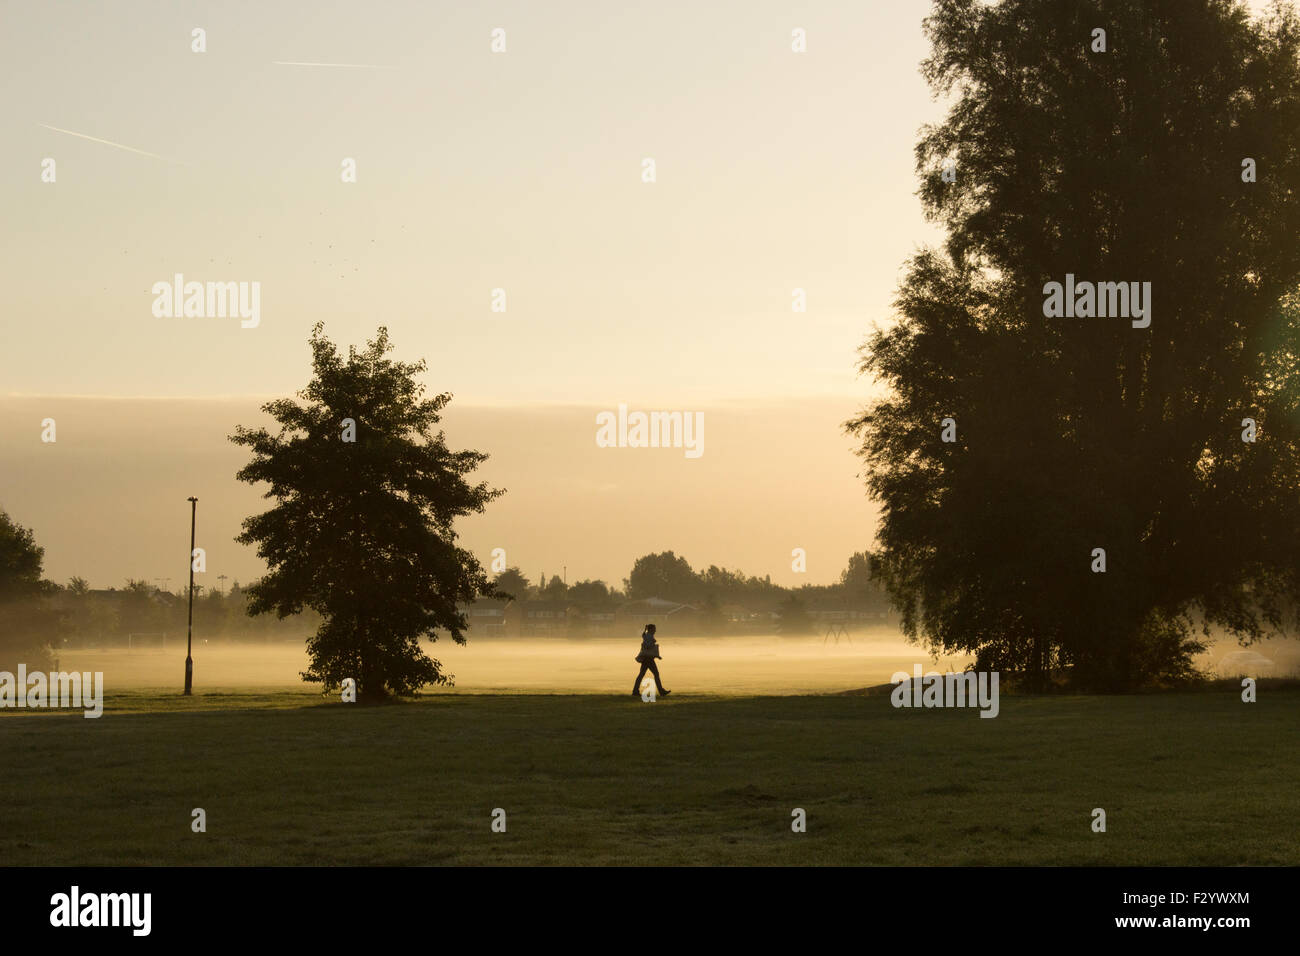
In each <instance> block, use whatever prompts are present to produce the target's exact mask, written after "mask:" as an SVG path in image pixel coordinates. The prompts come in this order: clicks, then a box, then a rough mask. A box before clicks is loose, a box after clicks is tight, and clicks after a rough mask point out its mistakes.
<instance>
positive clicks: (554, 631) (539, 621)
mask: <svg viewBox="0 0 1300 956" xmlns="http://www.w3.org/2000/svg"><path fill="white" fill-rule="evenodd" d="M511 610H513V611H514V614H513V615H510V616H509V617H510V618H511V619H510V620H508V621H507V624H508V625H509V624H513V625H514V626H515V627H513V628H511V630H515V633H517V634H518V635H519V636H520V637H563V636H564V635H565V634H566V633H567V632H568V629H569V609H568V606H567V605H566V604H565V602H563V601H517V602H515V603H514V604H512V605H511ZM516 628H517V630H516Z"/></svg>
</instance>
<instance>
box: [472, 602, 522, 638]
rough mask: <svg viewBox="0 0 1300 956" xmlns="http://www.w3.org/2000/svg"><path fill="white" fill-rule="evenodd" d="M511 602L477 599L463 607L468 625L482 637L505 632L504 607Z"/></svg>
mask: <svg viewBox="0 0 1300 956" xmlns="http://www.w3.org/2000/svg"><path fill="white" fill-rule="evenodd" d="M510 604H511V602H510V601H506V602H505V603H500V602H497V601H479V602H477V603H475V604H471V605H469V606H468V607H464V608H462V609H461V610H463V611H464V613H465V617H466V618H467V619H468V620H469V626H470V628H472V629H473V630H474V631H476V632H478V633H479V634H482V635H483V636H484V637H490V636H494V635H503V634H505V632H506V609H507V608H508V607H509V606H510Z"/></svg>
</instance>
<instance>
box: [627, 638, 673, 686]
mask: <svg viewBox="0 0 1300 956" xmlns="http://www.w3.org/2000/svg"><path fill="white" fill-rule="evenodd" d="M656 657H659V642H658V641H656V640H655V626H654V625H653V624H647V625H646V626H645V630H644V631H642V632H641V650H640V652H639V653H638V654H637V655H636V660H637V661H638V662H639V663H640V664H641V673H639V674H637V675H636V683H635V684H633V685H632V696H633V697H640V696H641V680H642V679H643V678H644V677H645V672H646V671H649V672H650V673H651V674H653V675H654V678H655V687H656V688H657V689H658V691H659V696H660V697H667V696H668V695H669V694H671V693H672V691H670V690H664V682H663V681H661V680H660V679H659V668H658V666H656V664H655V658H656Z"/></svg>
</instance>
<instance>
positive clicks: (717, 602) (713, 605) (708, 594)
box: [494, 551, 889, 634]
mask: <svg viewBox="0 0 1300 956" xmlns="http://www.w3.org/2000/svg"><path fill="white" fill-rule="evenodd" d="M494 584H495V585H496V588H497V591H498V597H497V598H495V600H496V601H498V602H505V601H506V600H508V599H513V600H516V601H554V602H557V603H561V604H564V605H565V606H566V607H571V608H576V609H577V610H579V611H580V612H581V611H585V612H589V613H595V612H601V611H612V610H614V609H616V608H618V607H620V606H622V605H624V604H626V603H628V602H631V601H643V600H648V599H651V598H659V599H661V600H665V601H672V602H675V603H679V604H687V605H691V606H692V607H694V608H696V609H697V610H698V611H699V618H698V625H699V626H698V630H699V631H700V632H701V633H711V632H721V631H724V630H725V625H726V623H727V621H728V617H729V612H728V609H736V608H739V609H743V610H744V611H746V612H750V613H756V614H763V615H767V614H776V615H777V617H778V622H779V623H778V627H779V629H780V630H781V631H782V632H784V633H791V634H799V633H809V632H811V631H813V630H815V629H816V624H815V622H814V619H813V617H812V615H811V613H810V611H811V610H812V609H813V608H814V607H816V606H821V605H827V604H832V603H833V604H836V605H837V606H841V607H844V608H846V609H847V608H853V609H855V610H859V611H866V612H869V613H881V612H884V611H887V610H888V609H889V598H888V595H887V594H886V592H885V590H884V589H883V587H882V586H881V585H880V584H879V583H878V582H876V581H874V580H873V579H872V577H871V571H870V558H869V555H868V554H867V553H865V552H858V553H856V554H854V555H853V556H852V557H850V558H849V562H848V565H847V567H845V568H844V570H843V571H842V572H841V574H840V578H839V580H838V581H836V582H835V583H834V584H826V585H818V584H804V585H800V586H798V587H784V586H782V585H779V584H773V583H772V579H771V576H770V575H765V576H764V577H761V578H760V577H755V576H753V575H746V574H744V572H741V571H733V570H729V569H727V568H720V567H718V566H717V565H716V564H711V565H709V567H708V568H706V569H704V570H701V571H696V570H695V569H693V568H692V567H691V565H690V562H689V561H687V560H686V558H684V557H682V556H680V555H678V554H676V553H675V552H673V551H662V552H658V553H654V554H646V555H643V556H642V557H639V558H637V559H636V561H635V562H634V563H633V565H632V570H631V571H630V572H629V574H628V576H627V577H626V578H624V579H623V586H622V589H621V590H620V589H618V588H614V587H610V586H609V585H608V584H607V583H606V582H604V581H602V580H582V581H578V582H576V583H574V584H571V585H568V584H565V582H564V581H562V580H561V579H560V577H559V576H558V575H556V576H553V577H551V578H549V579H548V578H547V577H546V574H545V573H544V572H543V574H542V575H541V578H540V580H539V581H538V582H537V583H536V584H534V583H533V582H532V581H530V580H529V578H528V577H527V576H526V575H525V574H524V573H523V572H522V571H521V570H520V569H519V568H517V567H511V568H507V569H506V570H505V571H502V572H501V573H500V574H498V575H497V576H496V578H495V581H494Z"/></svg>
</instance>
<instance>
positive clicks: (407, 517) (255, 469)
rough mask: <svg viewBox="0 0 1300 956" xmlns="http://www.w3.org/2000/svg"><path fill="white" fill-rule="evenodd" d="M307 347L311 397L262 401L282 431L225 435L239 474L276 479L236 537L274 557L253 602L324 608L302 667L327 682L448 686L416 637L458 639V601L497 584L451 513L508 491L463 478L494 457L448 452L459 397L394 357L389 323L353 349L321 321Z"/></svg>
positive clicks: (258, 606) (389, 688) (376, 692)
mask: <svg viewBox="0 0 1300 956" xmlns="http://www.w3.org/2000/svg"><path fill="white" fill-rule="evenodd" d="M311 349H312V368H313V372H314V375H313V378H312V380H311V382H310V383H308V385H307V387H306V388H305V389H303V390H302V391H301V392H300V393H299V398H301V399H302V400H303V403H302V404H299V403H298V402H295V401H293V400H291V399H281V400H278V401H273V402H269V403H268V404H266V405H264V406H263V411H265V412H267V413H268V414H270V415H271V416H272V417H273V418H274V419H275V420H276V421H277V422H278V423H279V425H280V428H279V431H278V433H274V434H273V433H272V432H270V431H268V430H267V429H265V428H258V429H249V428H244V427H240V428H239V429H238V430H237V431H236V433H235V434H234V435H233V436H232V437H231V440H232V441H234V442H235V443H236V444H239V445H244V446H246V447H248V448H249V449H251V450H252V453H253V460H252V461H251V462H250V463H249V464H248V465H247V466H245V467H244V468H242V469H241V470H240V471H239V473H238V475H237V477H238V478H239V480H241V481H247V482H250V483H254V482H266V483H268V485H269V488H268V490H267V492H266V495H265V497H267V498H271V499H274V500H275V501H276V504H275V506H274V507H273V508H271V510H269V511H267V512H264V513H263V514H260V515H255V516H253V517H250V518H247V519H245V521H244V525H243V527H244V531H243V534H241V535H240V536H239V537H238V538H237V539H236V540H237V541H239V542H240V543H242V544H256V545H257V546H258V554H259V555H260V556H261V557H262V558H263V559H264V560H265V561H266V562H267V565H268V566H269V567H270V572H269V573H268V574H267V575H266V576H265V577H264V578H262V579H261V580H260V581H258V582H257V583H256V584H254V585H252V586H251V587H250V588H248V592H249V595H250V597H251V602H250V604H249V612H250V613H252V614H260V613H264V612H267V611H275V612H276V613H278V614H279V615H280V616H281V617H285V616H286V615H289V614H292V613H296V612H298V611H300V610H301V609H302V608H303V607H304V606H308V607H312V608H314V609H315V610H316V611H317V612H318V613H319V614H320V615H321V617H322V623H321V626H320V628H319V630H317V632H316V634H315V635H314V636H313V637H311V638H310V639H309V640H308V642H307V649H308V653H309V655H310V666H309V669H308V670H307V671H305V672H304V673H303V675H302V676H303V678H304V679H305V680H308V681H313V682H320V683H321V684H323V685H324V687H325V689H326V690H331V689H334V688H336V687H338V686H339V685H340V684H341V683H342V681H343V680H344V679H345V678H349V677H351V678H354V679H355V680H356V682H357V693H358V699H364V700H375V699H378V698H382V697H384V696H387V695H388V694H390V693H392V694H410V693H413V692H415V691H416V690H418V689H419V688H420V687H422V686H425V685H429V684H435V685H436V684H450V683H451V677H450V675H447V674H444V673H443V671H442V666H441V664H440V663H439V662H438V661H436V660H433V659H431V658H430V657H429V656H428V655H426V654H425V653H424V651H423V650H422V649H421V648H420V645H419V638H420V637H421V636H428V637H429V638H430V639H431V640H436V639H437V632H438V631H440V630H441V631H446V632H447V633H449V634H450V635H451V638H452V640H454V641H455V642H456V643H458V644H464V643H465V642H466V639H465V636H464V630H465V628H466V626H467V620H466V617H465V615H464V614H463V613H462V612H460V611H459V610H458V609H457V604H458V602H467V601H473V600H474V599H475V598H476V597H479V596H491V595H493V594H494V590H493V586H492V584H491V582H489V581H488V578H487V575H486V573H485V572H484V571H483V569H482V568H481V567H480V566H479V563H478V561H477V560H476V559H475V557H474V555H473V554H472V553H471V552H469V551H467V550H465V549H463V548H460V547H457V545H456V543H455V542H456V537H457V536H456V533H455V531H454V530H453V522H454V521H455V519H456V518H458V517H461V516H463V515H466V514H469V513H472V512H481V511H482V510H483V508H484V507H485V505H486V504H487V503H488V502H489V501H491V500H492V499H493V498H495V497H497V496H498V495H500V494H502V492H501V491H500V490H491V489H489V488H488V487H487V486H486V485H485V484H478V485H470V484H469V483H468V482H467V481H466V480H465V476H466V475H468V474H469V473H470V472H472V471H473V470H474V469H475V468H477V467H478V466H479V464H481V463H482V462H483V461H484V460H485V459H486V458H487V456H486V455H485V454H482V453H481V452H477V451H458V452H453V451H450V450H449V449H448V448H447V446H446V443H445V441H444V437H443V433H442V432H441V431H440V432H438V433H437V434H436V435H435V434H433V432H432V429H433V427H434V426H435V425H436V424H437V423H438V422H439V421H440V417H439V412H441V411H442V409H443V408H444V406H446V404H447V403H448V402H449V401H450V400H451V395H450V394H448V393H442V394H439V395H436V396H434V397H433V398H425V397H424V391H425V390H424V386H423V385H421V384H419V383H418V382H417V381H416V376H417V375H419V374H420V373H422V372H423V371H424V370H425V364H424V362H423V361H421V362H418V363H415V364H406V363H402V362H395V361H393V360H391V359H388V358H386V357H385V356H386V354H387V353H388V352H390V351H391V350H392V345H391V344H390V343H389V340H388V331H387V330H386V329H384V328H380V329H379V331H378V333H377V334H376V337H375V338H374V339H373V340H372V341H370V342H369V343H368V344H367V347H366V349H365V350H364V351H358V350H357V349H356V348H355V347H351V348H349V350H348V355H347V357H346V359H345V358H343V357H342V356H341V355H340V354H339V352H338V349H337V348H336V347H335V346H334V344H333V343H332V342H330V341H329V340H328V339H326V338H325V335H324V332H323V331H322V326H321V325H320V324H317V325H316V327H315V329H314V330H313V331H312V336H311ZM347 420H350V422H349V421H347ZM349 439H352V440H349Z"/></svg>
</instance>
